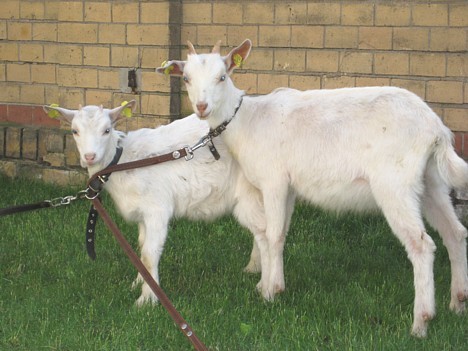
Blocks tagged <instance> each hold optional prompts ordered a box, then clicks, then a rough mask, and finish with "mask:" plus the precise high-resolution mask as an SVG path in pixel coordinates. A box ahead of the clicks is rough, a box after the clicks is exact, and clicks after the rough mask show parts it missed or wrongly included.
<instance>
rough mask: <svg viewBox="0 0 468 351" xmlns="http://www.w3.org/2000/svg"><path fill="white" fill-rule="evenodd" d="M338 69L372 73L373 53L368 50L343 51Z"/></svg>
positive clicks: (348, 71) (349, 71)
mask: <svg viewBox="0 0 468 351" xmlns="http://www.w3.org/2000/svg"><path fill="white" fill-rule="evenodd" d="M338 70H339V71H340V72H346V73H372V54H371V53H366V52H342V53H341V55H340V66H339V69H338Z"/></svg>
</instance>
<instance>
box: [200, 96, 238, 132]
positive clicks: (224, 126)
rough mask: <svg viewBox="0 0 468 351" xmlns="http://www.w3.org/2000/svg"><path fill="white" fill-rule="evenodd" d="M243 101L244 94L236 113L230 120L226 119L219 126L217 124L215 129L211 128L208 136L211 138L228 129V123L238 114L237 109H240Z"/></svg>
mask: <svg viewBox="0 0 468 351" xmlns="http://www.w3.org/2000/svg"><path fill="white" fill-rule="evenodd" d="M242 101H244V95H242V96H241V98H240V101H239V105H237V107H236V109H235V110H234V114H233V115H232V116H231V118H229V119H228V120H226V121H224V122H223V123H221V124H220V125H219V126H217V127H216V128H215V129H210V132H209V133H208V136H209V137H211V138H214V137H217V136H219V135H220V134H221V133H222V132H224V131H225V130H226V127H227V125H228V124H229V123H230V122H231V121H232V120H233V119H234V117H235V116H236V114H237V111H239V109H240V107H241V105H242Z"/></svg>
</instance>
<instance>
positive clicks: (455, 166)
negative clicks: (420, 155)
mask: <svg viewBox="0 0 468 351" xmlns="http://www.w3.org/2000/svg"><path fill="white" fill-rule="evenodd" d="M434 159H435V161H436V164H437V169H438V171H439V174H440V176H441V177H442V179H443V180H444V182H445V183H446V184H447V185H449V186H450V187H451V188H455V189H465V188H468V163H466V162H465V161H464V160H463V159H462V158H461V157H459V156H458V155H457V154H456V152H455V150H454V148H453V146H452V138H451V136H450V137H445V138H439V139H438V140H437V142H436V143H435V150H434Z"/></svg>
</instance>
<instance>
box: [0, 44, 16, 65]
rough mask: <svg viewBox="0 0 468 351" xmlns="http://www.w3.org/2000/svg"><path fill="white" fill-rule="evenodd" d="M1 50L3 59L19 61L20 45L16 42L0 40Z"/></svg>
mask: <svg viewBox="0 0 468 351" xmlns="http://www.w3.org/2000/svg"><path fill="white" fill-rule="evenodd" d="M0 52H1V53H2V54H1V57H2V60H5V61H18V45H17V44H16V43H12V42H1V41H0Z"/></svg>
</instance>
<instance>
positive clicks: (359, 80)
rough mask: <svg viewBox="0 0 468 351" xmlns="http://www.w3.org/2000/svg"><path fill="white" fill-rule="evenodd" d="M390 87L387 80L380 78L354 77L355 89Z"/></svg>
mask: <svg viewBox="0 0 468 351" xmlns="http://www.w3.org/2000/svg"><path fill="white" fill-rule="evenodd" d="M388 85H390V79H389V78H382V77H356V86H357V87H382V86H388Z"/></svg>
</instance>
